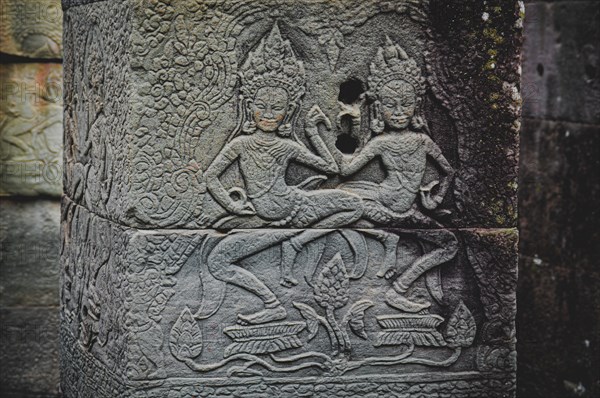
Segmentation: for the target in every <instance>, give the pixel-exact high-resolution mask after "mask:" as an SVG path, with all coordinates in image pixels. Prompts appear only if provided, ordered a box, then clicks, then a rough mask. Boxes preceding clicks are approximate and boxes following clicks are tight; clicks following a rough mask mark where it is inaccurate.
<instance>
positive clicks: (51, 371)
mask: <svg viewBox="0 0 600 398" xmlns="http://www.w3.org/2000/svg"><path fill="white" fill-rule="evenodd" d="M58 312H59V311H58V308H57V307H47V308H0V325H1V329H2V331H1V333H2V334H1V339H2V341H0V394H1V395H2V396H3V397H30V396H35V397H57V396H58V386H59V370H58V330H59V329H58V327H59V326H58Z"/></svg>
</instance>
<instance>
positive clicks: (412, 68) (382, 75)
mask: <svg viewBox="0 0 600 398" xmlns="http://www.w3.org/2000/svg"><path fill="white" fill-rule="evenodd" d="M370 72H371V73H370V75H369V79H368V83H369V88H370V90H369V91H370V94H371V96H373V97H376V96H377V93H378V92H379V90H380V89H381V88H382V87H383V86H384V85H385V84H387V83H388V82H390V81H392V80H403V81H405V82H407V83H409V84H410V85H411V86H413V88H414V89H415V93H416V95H417V96H418V97H420V96H422V95H423V94H425V78H424V77H423V75H422V74H421V68H419V65H417V62H416V61H415V60H414V59H413V58H410V57H409V56H408V55H407V54H406V51H404V49H403V48H402V47H400V46H399V45H397V44H394V43H393V42H392V40H391V39H390V38H389V37H388V36H386V43H385V45H384V46H382V47H379V49H378V50H377V55H376V56H375V62H373V63H371V67H370Z"/></svg>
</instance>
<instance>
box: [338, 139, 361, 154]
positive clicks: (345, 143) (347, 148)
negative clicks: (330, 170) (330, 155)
mask: <svg viewBox="0 0 600 398" xmlns="http://www.w3.org/2000/svg"><path fill="white" fill-rule="evenodd" d="M335 146H336V147H337V149H339V150H340V152H342V153H346V154H352V153H354V151H356V148H358V141H357V140H356V138H354V137H352V136H351V135H350V134H340V135H338V137H337V140H336V141H335Z"/></svg>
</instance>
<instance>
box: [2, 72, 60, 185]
mask: <svg viewBox="0 0 600 398" xmlns="http://www.w3.org/2000/svg"><path fill="white" fill-rule="evenodd" d="M0 84H1V85H2V95H1V98H0V119H1V120H2V124H1V125H0V195H7V194H12V195H26V196H31V195H52V196H59V195H60V194H61V192H62V176H61V175H62V66H61V65H59V64H51V63H48V64H38V63H33V64H8V65H2V69H1V71H0Z"/></svg>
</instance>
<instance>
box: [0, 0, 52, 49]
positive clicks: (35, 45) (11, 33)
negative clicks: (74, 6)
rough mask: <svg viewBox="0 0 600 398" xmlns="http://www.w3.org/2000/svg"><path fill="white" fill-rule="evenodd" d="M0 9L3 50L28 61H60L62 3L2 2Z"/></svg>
mask: <svg viewBox="0 0 600 398" xmlns="http://www.w3.org/2000/svg"><path fill="white" fill-rule="evenodd" d="M0 7H2V25H1V26H0V51H2V52H3V53H5V54H12V55H19V56H25V57H29V58H51V59H60V58H61V53H62V37H61V36H62V9H61V4H60V1H58V0H38V1H32V0H25V1H19V2H16V1H10V0H3V1H2V3H0Z"/></svg>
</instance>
